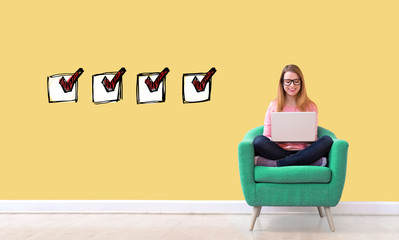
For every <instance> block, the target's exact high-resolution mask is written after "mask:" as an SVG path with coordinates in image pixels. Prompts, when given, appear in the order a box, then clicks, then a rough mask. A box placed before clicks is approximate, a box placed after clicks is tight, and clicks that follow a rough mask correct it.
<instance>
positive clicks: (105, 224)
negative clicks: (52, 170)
mask: <svg viewBox="0 0 399 240" xmlns="http://www.w3.org/2000/svg"><path fill="white" fill-rule="evenodd" d="M333 217H334V223H335V228H336V231H335V232H330V229H329V227H328V223H327V219H326V218H325V217H324V218H320V217H319V215H318V214H309V213H308V214H305V213H293V214H261V215H260V217H259V219H258V220H257V222H256V224H255V228H254V230H253V231H252V232H250V231H248V228H249V224H250V218H251V217H250V215H249V214H128V213H126V214H124V213H122V214H120V213H117V214H109V213H106V214H101V213H100V214H96V213H89V214H80V213H70V214H63V213H50V214H48V213H46V214H44V213H43V214H38V213H35V214H25V213H11V214H5V213H2V214H0V239H1V240H3V239H4V240H14V239H21V240H22V239H23V240H28V239H40V240H46V239H57V240H62V239H68V240H74V239H104V240H105V239H106V240H111V239H112V240H118V239H138V240H141V239H175V240H178V239H228V240H230V239H268V240H272V239H306V240H312V239H317V240H319V239H350V240H355V239H366V240H367V239H370V240H371V239H373V240H374V239H384V240H390V239H392V240H398V239H399V216H359V215H357V216H350V215H333Z"/></svg>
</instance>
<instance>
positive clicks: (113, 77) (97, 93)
mask: <svg viewBox="0 0 399 240" xmlns="http://www.w3.org/2000/svg"><path fill="white" fill-rule="evenodd" d="M125 72H126V69H125V68H121V69H120V70H119V71H118V72H107V73H101V74H96V75H93V80H92V82H93V92H92V97H93V102H94V103H108V102H118V101H119V100H121V99H122V94H123V90H122V86H123V84H122V76H123V74H125Z"/></svg>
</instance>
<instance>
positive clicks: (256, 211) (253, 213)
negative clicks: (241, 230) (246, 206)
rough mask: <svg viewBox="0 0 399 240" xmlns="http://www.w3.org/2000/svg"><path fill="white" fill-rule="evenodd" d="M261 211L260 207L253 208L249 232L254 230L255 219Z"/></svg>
mask: <svg viewBox="0 0 399 240" xmlns="http://www.w3.org/2000/svg"><path fill="white" fill-rule="evenodd" d="M261 209H262V206H255V207H254V209H253V211H252V218H251V225H250V227H249V231H252V230H253V229H254V226H255V222H256V218H257V217H258V216H259V214H260V210H261Z"/></svg>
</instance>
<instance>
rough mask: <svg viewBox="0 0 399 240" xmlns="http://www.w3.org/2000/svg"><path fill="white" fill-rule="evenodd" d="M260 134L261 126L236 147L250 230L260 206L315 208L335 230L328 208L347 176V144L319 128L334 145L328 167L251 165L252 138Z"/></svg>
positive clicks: (252, 155) (336, 202)
mask: <svg viewBox="0 0 399 240" xmlns="http://www.w3.org/2000/svg"><path fill="white" fill-rule="evenodd" d="M262 134H263V126H260V127H257V128H254V129H251V130H250V131H248V132H247V133H246V134H245V136H244V139H243V140H242V141H241V142H240V143H239V145H238V162H239V171H240V179H241V187H242V190H243V193H244V197H245V201H246V202H247V203H248V205H250V206H253V213H252V219H251V224H250V231H252V229H253V227H254V225H255V221H256V219H257V218H258V217H259V214H260V211H261V209H262V206H315V207H317V209H318V211H319V215H320V217H324V213H323V207H324V211H325V213H326V215H327V219H328V223H329V226H330V230H331V231H335V227H334V223H333V220H332V215H331V210H330V207H334V206H336V205H337V204H338V202H339V200H340V199H341V195H342V191H343V188H344V183H345V176H346V161H347V153H348V146H349V145H348V142H346V141H345V140H339V139H337V138H336V136H335V135H334V133H332V132H330V131H329V130H327V129H325V128H322V127H318V137H322V136H324V135H328V136H330V137H331V138H332V139H333V140H334V143H333V145H332V147H331V150H330V153H329V155H328V165H327V167H320V166H287V167H261V166H254V147H253V144H252V141H253V139H254V138H255V137H256V136H258V135H262Z"/></svg>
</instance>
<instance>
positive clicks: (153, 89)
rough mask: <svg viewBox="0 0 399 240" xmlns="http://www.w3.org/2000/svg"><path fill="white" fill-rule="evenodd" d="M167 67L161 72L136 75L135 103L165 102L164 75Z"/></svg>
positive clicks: (167, 71)
mask: <svg viewBox="0 0 399 240" xmlns="http://www.w3.org/2000/svg"><path fill="white" fill-rule="evenodd" d="M168 73H169V68H164V69H163V70H162V71H161V72H152V73H140V74H138V75H137V86H136V96H137V103H138V104H142V103H157V102H165V94H166V93H165V89H166V75H167V74H168Z"/></svg>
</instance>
